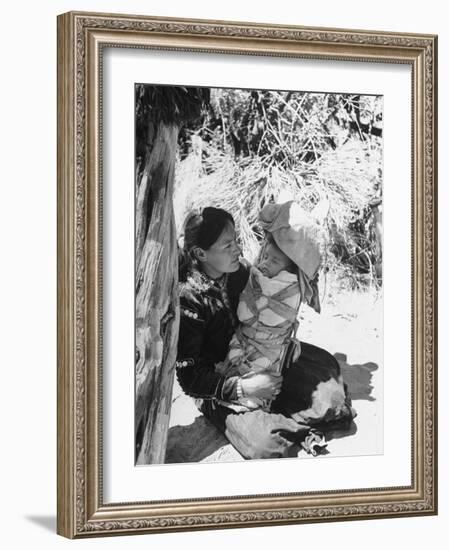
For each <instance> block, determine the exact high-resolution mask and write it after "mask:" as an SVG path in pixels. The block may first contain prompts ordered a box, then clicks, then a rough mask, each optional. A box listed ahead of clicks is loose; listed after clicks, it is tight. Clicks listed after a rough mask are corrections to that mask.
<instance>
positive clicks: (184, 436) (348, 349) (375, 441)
mask: <svg viewBox="0 0 449 550" xmlns="http://www.w3.org/2000/svg"><path fill="white" fill-rule="evenodd" d="M299 320H300V328H299V331H298V336H299V338H300V340H302V341H305V342H309V343H311V344H316V345H318V346H320V347H323V348H325V349H326V350H327V351H329V352H330V353H332V354H333V355H334V357H336V359H337V360H338V362H339V363H340V366H341V368H342V373H343V378H344V380H345V382H346V384H347V385H348V388H349V392H350V395H351V398H352V401H353V407H354V408H355V409H356V411H357V417H356V418H355V420H354V421H353V422H352V424H351V425H350V426H349V427H348V428H346V429H345V430H334V431H332V432H328V433H326V438H327V441H328V447H327V452H328V454H327V455H326V456H330V457H332V456H350V455H351V456H354V455H358V456H360V455H373V454H382V452H383V334H382V327H383V306H382V296H381V294H380V293H378V292H376V291H374V290H371V291H370V292H363V291H362V292H360V291H357V292H351V291H344V292H342V291H338V292H337V291H335V292H334V293H332V292H329V291H328V292H327V293H326V296H325V302H324V304H323V306H322V312H321V314H319V315H318V314H317V313H315V312H314V311H313V310H311V309H310V308H308V307H307V306H305V307H303V308H302V309H301V311H300V314H299ZM298 456H300V457H304V458H310V455H306V454H305V452H304V451H301V452H300V453H299V455H298ZM233 460H242V457H241V456H240V455H239V453H238V452H237V451H236V450H235V449H234V448H233V447H232V446H231V445H230V444H229V443H228V441H227V440H226V438H225V437H224V436H223V435H222V434H221V433H220V432H219V431H218V430H217V429H216V428H214V427H213V426H212V425H211V424H210V423H209V422H208V421H207V420H206V419H205V418H204V417H203V416H202V415H201V414H200V412H199V411H198V409H197V408H196V407H195V405H194V403H193V400H192V399H191V398H189V397H187V396H186V395H184V393H183V392H182V390H181V388H180V387H179V385H178V384H177V382H175V386H174V389H173V403H172V412H171V417H170V429H169V436H168V446H167V455H166V462H168V463H180V462H212V461H213V462H218V461H219V462H223V461H233Z"/></svg>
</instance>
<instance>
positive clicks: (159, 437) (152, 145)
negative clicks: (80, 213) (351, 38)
mask: <svg viewBox="0 0 449 550" xmlns="http://www.w3.org/2000/svg"><path fill="white" fill-rule="evenodd" d="M143 91H144V93H142V94H141V95H140V97H139V99H138V100H140V101H144V102H147V104H146V109H144V111H145V113H146V116H147V117H148V133H147V136H148V138H147V151H146V155H145V167H144V170H143V172H142V175H141V176H140V177H139V174H138V175H137V177H138V178H139V180H140V181H137V185H136V385H135V392H136V395H135V398H136V405H135V407H136V408H135V430H136V431H135V435H136V462H137V464H157V463H162V462H164V457H165V450H166V444H167V433H168V423H169V418H170V406H171V396H172V389H173V380H174V367H175V360H176V345H177V338H178V326H179V305H178V294H177V283H178V257H177V254H178V249H177V242H176V228H175V219H174V212H173V187H174V173H175V164H176V151H177V143H178V135H179V129H180V127H181V125H182V124H183V123H184V122H186V121H188V120H191V119H192V118H197V117H198V116H199V114H200V112H201V108H202V105H203V102H204V100H207V99H208V90H202V89H196V88H178V87H166V86H148V87H145V89H144V90H143Z"/></svg>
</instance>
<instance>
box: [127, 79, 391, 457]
mask: <svg viewBox="0 0 449 550" xmlns="http://www.w3.org/2000/svg"><path fill="white" fill-rule="evenodd" d="M134 107H135V166H134V170H135V419H134V420H135V441H134V444H135V462H136V464H137V465H150V464H163V463H166V464H181V463H198V462H208V463H213V462H233V461H243V460H261V459H281V458H290V459H296V460H298V459H313V460H318V459H326V458H330V457H341V456H367V455H380V454H382V453H383V437H384V433H383V422H384V417H383V413H384V411H383V284H382V282H383V278H382V273H383V264H382V244H383V225H382V204H383V185H382V182H383V114H384V107H383V97H382V96H381V95H372V94H367V93H365V94H364V93H363V86H362V88H361V89H360V90H354V93H351V94H349V93H339V92H337V91H336V92H334V93H329V92H320V91H319V90H318V91H307V90H305V91H304V90H266V89H236V88H208V87H202V88H199V87H195V88H194V87H188V86H168V85H153V84H151V83H138V84H136V85H135V105H134Z"/></svg>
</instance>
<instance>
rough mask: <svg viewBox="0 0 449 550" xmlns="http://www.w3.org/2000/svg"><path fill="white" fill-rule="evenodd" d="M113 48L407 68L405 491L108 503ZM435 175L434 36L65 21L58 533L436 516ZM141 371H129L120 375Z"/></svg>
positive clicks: (97, 17) (86, 18) (123, 18)
mask: <svg viewBox="0 0 449 550" xmlns="http://www.w3.org/2000/svg"><path fill="white" fill-rule="evenodd" d="M108 48H113V49H123V50H126V51H130V52H131V51H137V50H139V51H140V52H142V51H162V52H164V51H167V52H173V51H175V52H201V53H202V55H205V56H207V55H216V54H219V55H223V56H226V55H230V54H238V55H240V56H244V57H245V56H247V57H248V58H249V57H262V56H264V57H270V58H273V59H276V58H288V59H298V60H301V59H308V60H324V61H328V62H332V63H334V62H335V63H338V62H349V63H359V64H362V63H368V64H369V63H380V64H387V65H391V66H395V65H398V64H399V65H403V66H407V67H409V68H410V69H411V80H410V86H411V98H412V102H411V103H412V104H411V114H410V124H411V127H412V130H411V137H412V140H411V155H410V156H411V164H412V166H411V167H410V166H409V167H407V168H408V169H409V170H410V172H411V175H412V177H411V182H410V187H411V199H412V200H411V204H410V211H411V212H410V214H411V220H412V223H411V227H410V242H411V265H410V270H409V274H410V277H411V281H412V283H411V290H412V292H411V293H412V296H411V306H412V307H411V311H403V312H402V314H403V315H404V319H407V320H408V322H410V325H411V335H410V341H411V344H412V349H411V352H410V356H409V357H405V358H404V361H406V362H407V365H409V369H410V372H411V375H410V376H411V386H410V399H411V418H410V423H409V424H408V425H407V426H399V428H398V429H403V430H410V432H411V438H410V441H411V445H410V452H409V457H410V462H409V463H408V464H407V467H409V468H410V472H411V483H410V484H407V485H400V486H388V487H384V486H376V487H369V488H367V487H364V486H361V487H355V488H351V489H335V488H332V489H329V490H320V491H304V492H298V491H295V492H276V493H273V492H272V491H266V490H264V489H263V488H262V492H261V494H250V495H246V494H245V495H238V496H236V495H233V494H230V495H223V494H217V495H216V496H212V497H211V496H210V495H209V496H206V497H204V498H198V497H194V498H185V496H181V493H180V496H179V497H178V498H173V497H171V496H170V497H168V496H167V498H156V499H155V498H154V496H153V494H152V490H151V487H148V496H147V498H146V499H144V501H142V499H139V500H138V501H136V500H135V499H133V498H130V499H129V500H128V501H126V502H124V501H119V502H115V501H113V502H107V501H105V498H104V489H105V477H104V476H105V472H104V458H105V456H104V454H105V448H104V446H103V435H104V433H103V425H104V421H105V414H107V413H106V412H105V410H104V408H103V395H104V388H103V379H104V372H105V368H106V367H107V365H105V361H104V353H103V346H104V341H103V312H104V306H105V304H104V300H105V299H106V298H105V295H104V292H103V290H104V289H103V281H104V279H105V278H106V277H107V273H105V272H104V266H103V242H104V239H105V234H104V232H105V230H106V229H105V227H104V224H103V214H104V211H103V209H104V203H103V198H104V194H105V188H104V187H105V182H104V181H103V166H104V158H103V150H102V143H103V141H102V140H103V133H102V132H103V118H102V117H103V95H102V94H103V88H104V86H105V85H106V84H105V82H104V81H103V55H104V52H105V50H106V49H108ZM132 109H133V106H131V110H132ZM130 139H132V136H131V138H130ZM129 169H130V172H131V173H132V171H133V167H132V166H131V167H130V168H129ZM436 171H437V37H436V36H433V35H421V34H401V33H397V34H394V33H387V32H375V31H352V30H340V29H324V28H323V29H321V28H304V27H295V26H280V25H262V24H253V23H236V22H232V23H231V22H221V21H198V20H196V21H194V20H187V19H179V20H177V19H169V18H167V19H165V18H153V17H143V16H129V15H113V14H96V13H77V12H70V13H66V14H63V15H61V16H59V17H58V522H57V523H58V527H57V529H58V533H59V534H61V535H63V536H66V537H70V538H83V537H89V536H105V535H119V534H136V533H152V532H164V531H184V530H193V529H216V528H231V527H250V526H262V525H280V524H289V523H304V522H317V521H337V520H349V519H371V518H377V519H379V518H387V517H401V516H420V515H432V514H436V513H437V433H436V428H437V391H436V390H437V377H436V374H437V370H436V369H437V229H436V227H437V219H436V216H437V203H436V201H437V173H436ZM130 215H132V214H130ZM385 238H386V239H388V238H389V235H388V234H387V235H386V236H385ZM133 351H134V350H131V356H132V354H133ZM132 367H133V365H132V361H131V365H130V367H128V366H126V367H124V368H125V369H127V370H129V368H131V370H132ZM130 437H131V439H132V437H133V434H131V436H130ZM130 445H131V446H132V443H130ZM355 460H356V459H355ZM352 464H353V467H356V464H357V463H356V462H353V463H352ZM132 466H133V467H134V465H132ZM151 467H152V466H148V468H151ZM165 467H166V468H167V467H168V466H165ZM204 467H206V468H210V467H213V466H211V465H208V466H204ZM279 468H280V469H281V468H282V463H281V464H280V466H279Z"/></svg>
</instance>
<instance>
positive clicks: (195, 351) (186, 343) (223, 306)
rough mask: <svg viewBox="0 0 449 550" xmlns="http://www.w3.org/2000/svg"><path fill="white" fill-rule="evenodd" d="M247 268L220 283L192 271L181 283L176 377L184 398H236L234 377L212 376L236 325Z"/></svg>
mask: <svg viewBox="0 0 449 550" xmlns="http://www.w3.org/2000/svg"><path fill="white" fill-rule="evenodd" d="M248 275H249V271H248V268H247V267H246V266H245V265H243V264H241V265H240V268H239V270H238V271H236V272H235V273H229V274H227V275H225V276H223V278H221V279H220V280H213V279H210V278H209V277H207V275H205V274H204V273H202V272H200V271H197V270H195V271H191V272H190V273H188V274H187V275H186V276H185V277H184V280H182V279H181V281H180V307H181V321H180V327H179V341H178V355H177V362H176V374H177V377H178V381H179V383H180V385H181V387H182V389H183V390H184V392H185V393H186V394H187V395H190V396H192V397H198V398H203V399H219V400H225V401H226V400H229V399H232V398H235V397H236V382H237V377H225V376H222V375H220V374H218V373H216V372H215V365H216V364H217V363H219V362H220V361H224V359H225V358H226V356H227V354H228V348H229V342H230V340H231V337H232V335H233V333H234V330H235V327H236V324H237V317H236V311H237V305H238V301H239V295H240V292H241V291H242V290H243V288H244V286H245V284H246V282H247V280H248Z"/></svg>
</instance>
